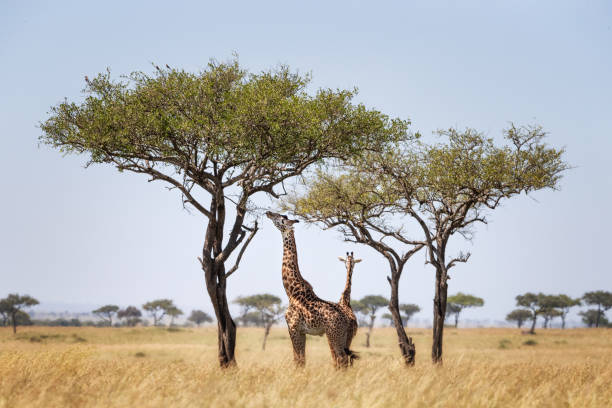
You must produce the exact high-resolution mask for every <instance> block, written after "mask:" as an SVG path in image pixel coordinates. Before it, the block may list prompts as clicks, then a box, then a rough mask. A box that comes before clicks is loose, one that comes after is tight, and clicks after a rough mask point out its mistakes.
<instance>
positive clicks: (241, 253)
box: [225, 221, 259, 278]
mask: <svg viewBox="0 0 612 408" xmlns="http://www.w3.org/2000/svg"><path fill="white" fill-rule="evenodd" d="M245 229H248V230H250V231H251V233H250V234H249V237H248V238H247V240H246V241H245V242H244V244H243V245H242V247H241V248H240V251H239V252H238V257H237V258H236V263H234V266H232V267H231V268H230V269H229V270H228V271H227V272H226V274H225V277H226V278H227V277H228V276H230V275H231V274H232V273H234V272H236V271H237V270H238V265H239V264H240V260H241V259H242V255H243V254H244V251H245V250H246V248H247V247H248V246H249V244H250V243H251V240H252V239H253V237H254V236H255V234H256V233H257V231H258V230H259V227H258V226H257V221H255V225H254V226H253V228H247V227H245Z"/></svg>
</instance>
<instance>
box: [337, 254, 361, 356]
mask: <svg viewBox="0 0 612 408" xmlns="http://www.w3.org/2000/svg"><path fill="white" fill-rule="evenodd" d="M338 259H339V260H340V262H342V263H344V264H345V265H346V285H345V286H344V292H342V296H340V302H338V304H339V305H340V307H341V308H342V309H343V310H344V312H345V313H346V314H347V316H349V319H350V322H351V325H350V328H349V332H348V335H347V336H346V346H345V348H346V349H347V350H350V348H351V342H352V341H353V338H354V337H355V335H356V334H357V327H358V325H357V318H356V317H355V313H354V312H353V308H352V307H351V285H352V278H353V269H354V268H355V264H356V263H359V262H361V259H355V258H354V257H353V253H352V252H351V253H350V254H349V253H348V252H347V253H346V258H343V257H341V256H339V257H338ZM356 358H358V357H357V355H356V354H354V353H353V354H352V355H351V356H350V364H351V365H352V364H353V360H354V359H356Z"/></svg>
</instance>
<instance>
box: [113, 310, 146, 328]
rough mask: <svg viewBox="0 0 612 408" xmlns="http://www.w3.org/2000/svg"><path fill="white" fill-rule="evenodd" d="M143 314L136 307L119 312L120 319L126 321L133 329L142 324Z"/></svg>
mask: <svg viewBox="0 0 612 408" xmlns="http://www.w3.org/2000/svg"><path fill="white" fill-rule="evenodd" d="M141 316H142V312H141V311H140V309H138V308H137V307H136V306H128V307H126V308H125V309H121V310H119V311H118V312H117V317H118V318H119V319H124V321H125V324H126V325H127V326H130V327H133V326H136V325H137V324H138V323H140V317H141Z"/></svg>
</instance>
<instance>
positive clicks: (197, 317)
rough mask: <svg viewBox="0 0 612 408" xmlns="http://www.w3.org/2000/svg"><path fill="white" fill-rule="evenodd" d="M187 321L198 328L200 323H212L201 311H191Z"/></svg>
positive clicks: (206, 314) (210, 318)
mask: <svg viewBox="0 0 612 408" xmlns="http://www.w3.org/2000/svg"><path fill="white" fill-rule="evenodd" d="M187 320H189V321H190V322H193V323H195V324H196V325H197V326H198V327H200V325H201V324H202V323H210V322H212V321H213V319H212V317H210V315H209V314H208V313H206V312H204V311H202V310H192V311H191V314H190V315H189V317H188V318H187Z"/></svg>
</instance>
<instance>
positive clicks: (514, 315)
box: [506, 309, 532, 329]
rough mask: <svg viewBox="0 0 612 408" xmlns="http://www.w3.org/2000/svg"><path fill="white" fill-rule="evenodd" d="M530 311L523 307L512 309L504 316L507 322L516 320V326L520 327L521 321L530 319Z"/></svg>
mask: <svg viewBox="0 0 612 408" xmlns="http://www.w3.org/2000/svg"><path fill="white" fill-rule="evenodd" d="M531 316H532V313H531V312H530V311H529V310H525V309H514V310H513V311H511V312H510V313H508V315H507V316H506V320H507V321H509V322H516V325H517V327H518V328H519V329H520V328H521V327H522V326H523V322H525V321H526V320H528V319H530V318H531Z"/></svg>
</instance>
